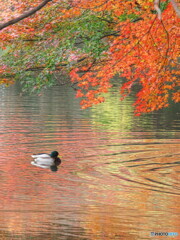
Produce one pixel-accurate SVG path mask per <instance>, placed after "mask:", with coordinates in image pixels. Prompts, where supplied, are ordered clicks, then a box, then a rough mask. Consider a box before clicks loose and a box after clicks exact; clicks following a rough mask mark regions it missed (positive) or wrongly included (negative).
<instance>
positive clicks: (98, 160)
mask: <svg viewBox="0 0 180 240" xmlns="http://www.w3.org/2000/svg"><path fill="white" fill-rule="evenodd" d="M73 94H74V93H73V90H71V89H68V88H60V87H57V88H54V89H51V90H48V91H46V92H44V94H43V95H41V96H21V95H20V94H19V89H18V87H17V86H12V87H10V88H3V87H1V89H0V96H1V102H0V152H1V158H0V239H3V240H9V239H12V240H14V239H36V240H41V239H43V240H44V239H45V240H56V239H60V240H116V239H118V240H119V239H122V240H134V239H137V240H141V239H153V240H154V239H159V238H168V239H178V237H173V238H171V237H157V238H155V237H152V236H151V235H150V233H151V232H179V234H180V229H179V225H180V224H179V221H178V220H179V219H178V218H179V213H180V204H179V202H180V186H179V171H180V160H179V159H180V158H179V156H180V148H179V143H180V142H179V136H180V134H179V133H180V131H179V130H180V128H179V126H180V124H179V123H180V120H179V115H178V113H177V109H178V106H173V107H172V108H171V110H168V109H167V110H166V111H163V112H161V113H158V114H153V115H146V116H141V117H134V116H133V108H132V106H131V102H132V99H130V98H129V99H127V100H126V101H124V102H123V103H120V102H119V101H118V99H119V96H118V94H117V92H116V90H112V92H110V93H109V94H108V95H109V97H108V101H107V102H106V103H104V104H101V105H99V106H95V107H93V108H92V109H89V110H80V108H79V103H78V100H77V99H74V96H73ZM52 150H58V151H59V152H60V155H61V157H62V160H63V162H62V165H61V166H60V167H59V170H58V171H57V172H52V171H51V170H50V169H42V168H38V167H36V166H33V165H31V154H33V153H39V152H47V153H49V152H51V151H52Z"/></svg>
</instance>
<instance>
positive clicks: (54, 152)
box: [50, 151, 59, 158]
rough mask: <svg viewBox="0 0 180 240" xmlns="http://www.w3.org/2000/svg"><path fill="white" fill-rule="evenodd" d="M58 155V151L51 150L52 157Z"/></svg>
mask: <svg viewBox="0 0 180 240" xmlns="http://www.w3.org/2000/svg"><path fill="white" fill-rule="evenodd" d="M58 155H59V153H58V152H57V151H53V152H52V153H51V154H50V156H51V157H52V158H57V156H58Z"/></svg>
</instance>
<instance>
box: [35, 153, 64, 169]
mask: <svg viewBox="0 0 180 240" xmlns="http://www.w3.org/2000/svg"><path fill="white" fill-rule="evenodd" d="M58 155H59V153H58V152H57V151H53V152H52V153H51V154H47V153H39V154H34V155H32V158H33V161H32V162H31V164H33V165H42V166H44V167H45V166H47V167H50V166H53V165H55V166H58V165H60V164H61V159H60V158H59V157H58Z"/></svg>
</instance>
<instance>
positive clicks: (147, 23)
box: [0, 0, 180, 114]
mask: <svg viewBox="0 0 180 240" xmlns="http://www.w3.org/2000/svg"><path fill="white" fill-rule="evenodd" d="M42 3H44V6H43V7H42V8H41V9H39V10H38V11H36V12H35V13H33V14H32V15H30V16H26V15H25V16H24V18H23V19H22V20H21V21H18V22H15V23H13V24H9V26H7V27H4V28H3V29H2V27H3V24H4V23H7V22H8V21H10V20H11V19H16V18H17V17H19V16H22V15H23V14H24V13H25V14H26V13H28V12H29V11H31V10H32V9H33V8H36V7H37V6H39V5H40V4H42ZM0 4H1V5H2V6H3V8H2V9H1V10H0V21H1V23H2V24H0V28H1V29H2V30H1V32H0V47H1V49H0V57H1V59H0V64H1V66H0V83H3V84H4V83H6V84H8V83H10V82H12V81H14V80H16V79H18V80H20V81H21V82H22V83H23V85H24V86H25V88H29V89H31V90H32V91H34V90H37V89H41V88H43V87H47V86H53V85H54V84H56V82H57V81H58V82H60V83H63V84H64V82H63V81H62V80H61V77H60V76H61V74H64V75H67V74H69V76H70V78H71V85H72V86H73V87H74V88H75V89H76V91H77V93H76V96H77V97H80V98H82V101H81V105H82V108H87V107H91V106H92V105H93V104H97V103H100V102H103V101H104V100H105V96H106V95H105V93H106V92H108V90H109V88H111V87H112V81H111V80H112V79H113V78H114V77H116V79H117V78H118V79H119V81H120V82H121V87H120V98H121V99H123V98H124V97H126V96H127V95H129V94H131V92H132V91H133V90H134V88H136V91H137V89H138V93H137V95H136V100H135V103H134V104H135V106H136V110H135V112H136V114H141V113H146V112H151V111H154V110H158V109H161V108H164V107H167V106H168V105H169V102H170V101H174V102H179V101H180V94H179V92H178V85H179V81H178V77H179V69H178V66H179V63H178V57H179V38H178V37H179V26H178V23H179V22H178V14H179V12H178V11H179V9H178V4H177V3H176V2H175V1H168V0H161V1H157V0H155V1H153V0H146V1H144V0H132V1H129V0H125V1H117V0H99V1H97V0H88V1H86V0H64V1H59V0H54V1H44V2H43V1H42V2H41V1H38V2H37V1H34V0H24V1H14V0H11V1H5V0H4V1H3V0H1V1H0Z"/></svg>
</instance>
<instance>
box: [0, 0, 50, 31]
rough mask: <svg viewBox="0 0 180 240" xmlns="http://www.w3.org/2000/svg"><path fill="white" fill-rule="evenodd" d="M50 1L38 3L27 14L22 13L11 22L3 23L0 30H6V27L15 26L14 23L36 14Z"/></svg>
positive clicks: (45, 0)
mask: <svg viewBox="0 0 180 240" xmlns="http://www.w3.org/2000/svg"><path fill="white" fill-rule="evenodd" d="M51 1H52V0H44V1H43V2H42V3H40V4H39V5H38V6H37V7H35V8H33V9H31V10H30V11H28V12H25V13H23V14H22V15H20V16H19V17H17V18H14V19H12V20H10V21H8V22H5V23H2V24H0V30H2V29H4V28H6V27H8V26H11V25H13V24H15V23H17V22H19V21H21V20H23V19H24V18H27V17H29V16H31V15H33V14H34V13H36V12H37V11H39V10H40V9H41V8H43V7H44V6H45V5H46V4H47V3H48V2H51Z"/></svg>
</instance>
